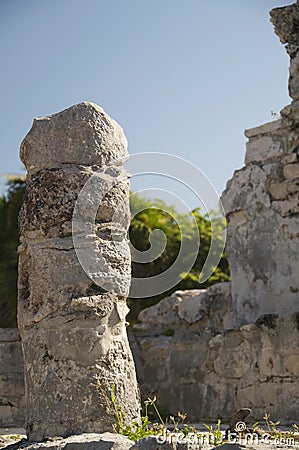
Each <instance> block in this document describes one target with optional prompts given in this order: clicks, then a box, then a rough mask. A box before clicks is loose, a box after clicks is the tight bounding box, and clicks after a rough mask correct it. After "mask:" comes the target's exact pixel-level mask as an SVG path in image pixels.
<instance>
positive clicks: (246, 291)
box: [222, 2, 299, 326]
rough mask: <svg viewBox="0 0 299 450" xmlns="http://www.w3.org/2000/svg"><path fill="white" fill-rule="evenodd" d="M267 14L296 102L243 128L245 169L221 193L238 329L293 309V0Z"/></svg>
mask: <svg viewBox="0 0 299 450" xmlns="http://www.w3.org/2000/svg"><path fill="white" fill-rule="evenodd" d="M271 16H272V22H273V23H274V26H275V31H276V33H277V34H278V35H279V37H280V39H281V41H282V42H283V43H288V44H287V51H288V53H289V55H290V57H291V66H290V82H289V91H290V95H291V96H292V98H293V99H294V100H293V102H292V104H291V105H290V106H287V107H285V108H284V109H283V110H282V111H281V119H280V120H276V121H274V122H271V123H268V124H265V125H262V126H260V127H257V128H254V129H251V130H247V131H246V132H245V134H246V136H247V137H248V139H249V141H248V143H247V150H246V157H245V167H243V168H242V169H240V170H237V171H236V172H235V174H234V176H233V178H232V179H231V180H230V181H229V182H228V184H227V188H226V190H225V192H224V193H223V195H222V202H223V205H224V209H225V212H226V214H227V219H228V234H227V255H228V259H229V262H230V267H231V276H232V305H233V311H234V314H235V319H236V323H235V325H236V326H240V325H243V324H246V323H252V322H254V321H255V320H256V319H257V318H258V317H260V316H261V315H263V314H271V313H278V314H284V315H285V314H288V313H292V312H297V311H299V203H298V198H299V197H298V191H299V187H298V185H299V164H298V159H299V51H298V49H299V25H298V24H299V4H298V2H297V3H296V4H294V5H292V6H288V7H284V8H277V9H274V10H273V11H272V12H271Z"/></svg>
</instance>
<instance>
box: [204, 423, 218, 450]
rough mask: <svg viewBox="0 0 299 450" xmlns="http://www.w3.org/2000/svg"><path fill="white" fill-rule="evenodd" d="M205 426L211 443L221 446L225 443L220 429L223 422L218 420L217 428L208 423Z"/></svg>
mask: <svg viewBox="0 0 299 450" xmlns="http://www.w3.org/2000/svg"><path fill="white" fill-rule="evenodd" d="M203 426H204V427H205V428H206V429H207V430H208V431H209V433H210V435H211V437H212V439H211V437H210V440H211V441H212V442H210V443H211V444H213V445H217V446H218V445H221V444H222V443H223V433H222V431H221V429H220V426H221V420H220V419H218V421H217V424H216V425H215V427H213V425H207V424H206V423H203Z"/></svg>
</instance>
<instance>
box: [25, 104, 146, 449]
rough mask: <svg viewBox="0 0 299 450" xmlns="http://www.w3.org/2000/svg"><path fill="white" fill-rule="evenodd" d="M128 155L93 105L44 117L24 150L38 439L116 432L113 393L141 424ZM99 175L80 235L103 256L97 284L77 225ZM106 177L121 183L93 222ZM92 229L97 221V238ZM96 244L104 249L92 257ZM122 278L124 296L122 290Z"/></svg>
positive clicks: (28, 343)
mask: <svg viewBox="0 0 299 450" xmlns="http://www.w3.org/2000/svg"><path fill="white" fill-rule="evenodd" d="M127 157H128V153H127V141H126V138H125V136H124V134H123V131H122V129H121V127H120V126H119V125H118V124H117V123H116V122H115V121H114V120H112V119H111V118H110V117H109V116H108V115H107V114H106V113H105V112H104V111H103V110H102V108H100V107H99V106H97V105H95V104H92V103H85V102H84V103H79V104H77V105H75V106H72V107H70V108H68V109H66V110H65V111H62V112H60V113H58V114H54V115H52V116H48V117H40V118H37V119H35V120H34V123H33V126H32V128H31V130H30V131H29V133H28V134H27V136H26V137H25V139H24V140H23V142H22V144H21V159H22V161H23V162H24V164H25V166H26V168H27V171H28V176H27V188H26V194H25V198H24V202H23V205H22V208H21V212H20V217H19V223H20V234H21V237H20V240H21V245H20V249H19V251H20V258H19V299H18V325H19V329H20V334H21V338H22V345H23V352H24V359H25V389H26V408H27V418H26V428H27V434H28V438H29V439H31V440H41V439H43V438H45V437H47V436H54V435H61V436H68V435H72V434H78V433H83V432H97V433H101V432H103V431H110V430H113V426H114V424H115V422H116V415H117V412H116V410H115V408H114V406H113V404H112V403H111V401H110V399H111V392H112V390H114V391H115V397H116V403H117V409H118V408H121V410H122V414H123V416H124V421H125V423H128V422H130V421H132V420H136V419H137V420H138V417H139V409H140V404H139V393H138V388H137V382H136V376H135V367H134V363H133V359H132V356H131V351H130V348H129V344H128V340H127V334H126V329H125V316H126V314H127V312H128V308H127V305H126V296H125V293H126V291H128V289H129V283H130V273H131V272H130V270H131V269H130V256H129V247H128V243H127V238H126V231H127V230H126V229H127V227H128V224H129V222H128V220H129V216H130V214H129V204H128V194H129V182H128V177H127V175H126V172H124V170H123V168H122V165H123V164H124V161H125V159H126V158H127ZM123 173H125V176H123ZM95 174H96V175H95ZM119 174H122V178H119ZM94 175H95V178H96V179H97V180H98V184H95V190H94V191H92V190H90V189H89V192H88V193H87V194H88V195H87V197H86V199H85V204H84V208H83V210H82V208H81V220H82V224H81V223H80V221H79V224H78V223H77V224H76V227H75V233H77V235H78V236H79V235H80V232H81V238H80V239H81V240H79V243H80V242H81V243H82V245H83V246H84V245H85V244H86V248H87V255H88V256H89V255H90V259H91V261H92V260H93V263H94V254H95V253H96V254H97V258H98V259H97V262H98V265H97V266H96V267H97V270H98V273H97V274H94V273H93V278H92V279H91V278H90V277H89V276H88V275H87V274H86V272H85V271H84V270H83V268H82V266H81V264H80V262H79V260H78V257H77V254H76V252H75V249H74V232H72V227H73V230H74V223H73V224H72V221H73V220H72V219H73V213H74V207H75V204H76V200H77V198H78V194H79V193H80V191H81V190H82V188H83V187H84V186H86V183H87V182H88V181H89V180H90V179H91V177H92V176H94ZM107 178H109V179H113V178H115V179H116V183H115V185H114V186H113V187H112V189H110V191H109V192H108V193H107V194H106V195H105V196H104V199H103V202H102V203H101V205H100V204H97V205H96V215H95V217H92V214H89V210H90V209H91V210H92V209H94V207H95V205H94V198H96V201H98V200H99V198H100V197H99V196H98V197H97V187H98V188H99V189H100V187H101V186H102V185H104V184H105V180H107ZM99 180H100V181H99ZM101 180H103V181H101ZM119 180H120V181H119ZM81 206H82V205H81ZM98 206H99V208H98ZM117 210H118V214H117V217H116V218H115V213H116V212H117ZM79 213H80V211H79ZM79 216H80V214H79ZM89 216H90V217H89ZM92 221H94V223H92ZM77 222H78V220H77ZM84 222H90V224H89V225H90V228H89V229H90V232H89V235H88V236H85V235H84V233H86V229H85V230H84ZM80 227H81V228H80ZM114 229H117V231H116V232H115V230H114ZM113 233H114V235H115V233H116V235H117V238H116V239H117V241H118V244H119V245H118V246H115V245H114V242H113V239H115V236H114V237H113ZM92 239H93V246H96V247H97V248H96V249H94V248H91V250H90V248H89V242H90V240H92ZM99 249H100V252H102V253H101V254H100V256H99V255H98V253H99ZM79 250H80V249H79ZM89 251H90V253H88V252H89ZM101 255H102V259H103V258H104V259H105V264H104V266H105V268H106V269H105V270H106V272H105V273H104V278H105V277H106V278H107V276H108V278H109V270H108V273H107V267H108V269H109V268H110V269H111V270H113V273H114V275H113V276H114V279H115V283H116V289H115V290H114V291H113V289H110V287H111V283H110V284H109V283H108V284H107V283H106V288H105V286H104V284H105V283H104V282H103V280H101V268H103V267H104V266H103V264H102V263H101ZM101 264H102V265H101ZM115 274H116V275H115ZM97 280H100V282H99V283H97ZM119 280H120V283H123V285H124V286H122V290H117V287H118V284H117V283H118V282H119ZM108 281H109V280H108ZM107 286H108V288H107ZM124 288H125V290H124ZM94 384H97V385H98V389H96V387H95V386H94ZM118 412H119V410H118Z"/></svg>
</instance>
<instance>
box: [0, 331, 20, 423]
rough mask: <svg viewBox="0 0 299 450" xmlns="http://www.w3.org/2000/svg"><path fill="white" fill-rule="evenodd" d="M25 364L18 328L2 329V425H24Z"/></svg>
mask: <svg viewBox="0 0 299 450" xmlns="http://www.w3.org/2000/svg"><path fill="white" fill-rule="evenodd" d="M24 403H25V402H24V364H23V355H22V348H21V342H20V336H19V333H18V330H17V329H16V328H3V329H0V427H2V426H6V427H7V426H19V427H20V426H23V423H24V409H25V405H24Z"/></svg>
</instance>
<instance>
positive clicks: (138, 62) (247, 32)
mask: <svg viewBox="0 0 299 450" xmlns="http://www.w3.org/2000/svg"><path fill="white" fill-rule="evenodd" d="M290 3H291V2H289V1H284V0H228V1H224V0H213V1H208V0H205V1H203V0H126V1H125V0H109V1H108V0H105V1H104V0H85V1H83V0H50V1H49V0H48V1H42V0H26V1H24V0H0V49H1V52H0V55H1V71H0V76H1V83H0V98H1V108H0V140H1V147H0V148H1V152H0V173H19V172H20V170H21V163H20V161H19V156H18V154H19V145H20V142H21V140H22V138H23V137H24V135H25V134H26V133H27V131H28V130H29V128H30V127H31V124H32V120H33V118H34V117H36V116H42V115H48V114H52V113H55V112H58V111H60V110H62V109H65V108H66V107H68V106H70V105H72V104H74V103H77V102H80V101H84V100H86V101H93V102H95V103H98V104H99V105H101V106H102V107H103V108H104V109H105V110H106V111H107V112H108V113H109V114H110V115H111V116H112V117H113V118H114V119H116V120H117V121H118V122H119V123H120V124H121V125H122V126H123V128H124V129H125V132H126V135H127V137H128V140H129V151H130V152H131V153H135V152H144V151H156V152H166V153H172V154H175V155H178V156H181V157H183V158H186V159H188V160H189V161H190V162H192V163H194V164H195V165H197V166H198V167H199V168H200V169H201V170H202V171H203V172H204V173H205V174H206V175H207V176H208V177H209V178H210V180H211V181H212V183H213V184H214V186H215V187H216V189H217V191H218V192H219V193H221V192H222V190H223V189H224V187H225V184H226V181H227V180H228V179H229V178H230V177H231V176H232V173H233V171H234V169H236V168H239V167H241V166H242V165H243V160H244V153H245V141H246V140H245V137H244V135H243V132H244V129H245V128H250V127H253V126H256V125H259V124H262V123H264V122H269V121H271V120H273V119H272V117H271V110H274V111H276V112H278V113H279V111H280V110H281V109H282V107H283V106H285V105H286V104H288V103H289V102H290V100H289V97H288V93H287V79H288V65H289V61H288V57H287V55H286V53H285V50H284V49H283V46H282V45H281V44H280V43H279V40H278V38H277V37H276V35H275V34H274V32H273V27H272V25H271V24H270V22H269V10H270V9H272V8H274V7H277V6H284V5H287V4H290ZM4 182H5V180H4V179H1V184H0V189H1V192H3V190H4ZM194 206H196V205H194Z"/></svg>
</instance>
